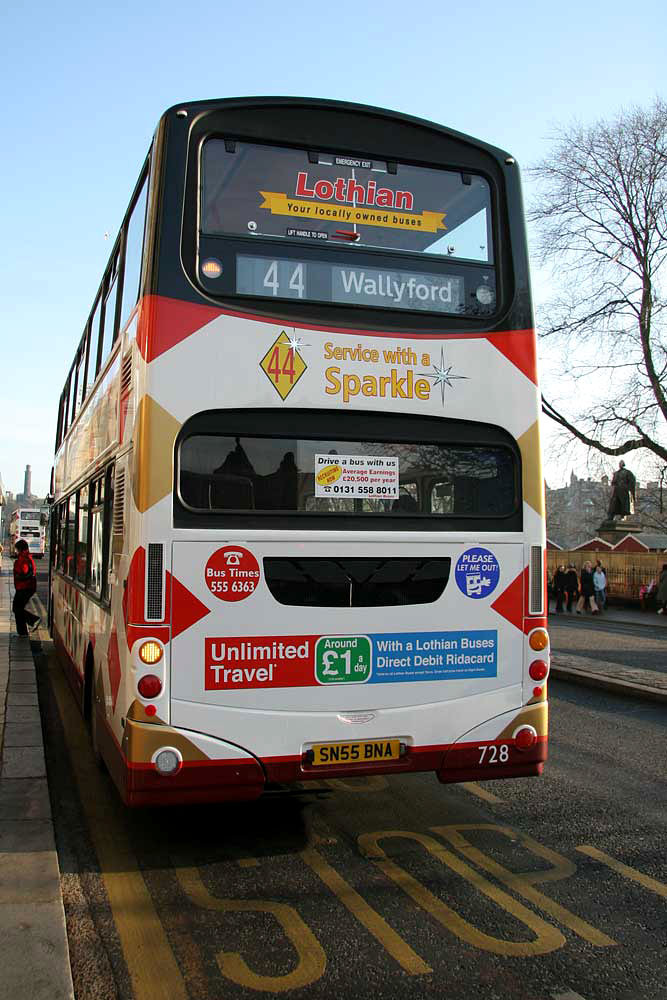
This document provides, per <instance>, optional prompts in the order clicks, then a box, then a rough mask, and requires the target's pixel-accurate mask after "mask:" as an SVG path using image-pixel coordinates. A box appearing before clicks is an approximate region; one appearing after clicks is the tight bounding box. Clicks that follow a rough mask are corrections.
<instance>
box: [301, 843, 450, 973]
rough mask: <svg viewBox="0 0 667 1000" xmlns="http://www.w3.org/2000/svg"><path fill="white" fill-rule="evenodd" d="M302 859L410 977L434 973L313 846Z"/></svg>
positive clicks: (303, 854) (302, 853) (305, 852)
mask: <svg viewBox="0 0 667 1000" xmlns="http://www.w3.org/2000/svg"><path fill="white" fill-rule="evenodd" d="M301 857H302V858H303V860H304V861H305V862H306V864H307V865H308V866H309V867H310V868H312V870H313V871H314V872H315V874H316V875H318V876H319V877H320V878H321V879H322V881H323V882H324V884H325V885H326V886H327V888H328V889H330V890H331V892H333V893H334V895H335V896H337V898H338V899H339V900H340V901H341V903H342V904H343V906H345V907H347V909H348V910H349V911H350V913H351V914H352V916H353V917H356V919H357V920H358V921H359V923H360V924H363V926H364V927H365V928H366V930H367V931H369V932H370V933H371V934H372V935H373V937H374V938H375V939H376V940H377V941H379V942H380V944H381V945H382V947H383V948H384V949H385V950H386V951H388V952H389V954H390V955H391V957H392V958H393V959H395V960H396V961H397V962H398V964H399V965H400V966H401V968H402V969H404V970H405V971H406V972H409V973H410V975H413V976H418V975H424V974H425V973H427V972H432V971H433V970H432V969H431V967H430V966H429V965H427V964H426V962H424V960H423V959H421V958H420V957H419V955H417V953H416V952H414V951H413V950H412V948H411V947H410V945H409V944H408V943H407V941H404V940H403V938H402V937H401V936H400V935H399V934H397V933H396V931H395V930H393V928H392V927H390V926H389V924H388V923H387V922H386V920H384V919H383V918H382V917H381V916H380V914H379V913H378V912H377V910H374V909H373V907H372V906H370V905H369V904H368V903H367V902H366V900H365V899H364V898H363V896H360V895H359V893H358V892H357V891H356V890H355V889H353V888H352V886H351V885H350V884H349V883H348V882H346V881H345V879H344V878H343V877H342V875H339V874H338V872H337V871H336V869H335V868H332V867H331V865H330V864H329V863H328V862H327V861H325V860H324V858H323V857H322V855H321V854H320V853H319V852H318V851H316V850H315V849H314V848H313V847H308V848H306V850H305V851H302V852H301Z"/></svg>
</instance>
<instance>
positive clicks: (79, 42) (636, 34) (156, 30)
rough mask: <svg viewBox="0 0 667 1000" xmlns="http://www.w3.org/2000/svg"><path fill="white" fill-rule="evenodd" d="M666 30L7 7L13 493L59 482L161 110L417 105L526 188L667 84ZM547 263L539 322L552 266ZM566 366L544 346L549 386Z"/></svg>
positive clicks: (169, 1) (577, 16)
mask: <svg viewBox="0 0 667 1000" xmlns="http://www.w3.org/2000/svg"><path fill="white" fill-rule="evenodd" d="M666 29H667V9H666V8H665V6H664V2H663V0H643V2H642V4H641V6H640V8H633V7H632V5H628V4H627V2H625V0H623V2H621V0H609V2H608V3H606V4H605V5H603V6H600V5H597V4H595V5H594V4H592V3H590V4H587V3H581V2H580V0H578V2H573V0H563V2H561V3H560V4H558V5H554V4H547V3H544V2H542V3H540V2H539V0H532V2H524V0H505V2H504V3H498V2H497V0H495V2H493V3H492V2H490V0H478V2H477V3H476V4H474V5H466V4H460V3H457V4H454V3H451V2H447V0H444V2H443V0H411V2H410V3H398V2H397V0H385V2H384V3H383V4H381V5H380V4H376V3H374V4H369V3H361V2H357V3H353V2H350V0H337V2H336V3H330V4H322V3H320V4H317V3H315V2H305V0H292V2H291V3H289V4H282V5H279V4H276V3H269V2H266V0H245V2H244V3H229V0H218V2H217V3H201V2H200V0H193V2H191V3H190V4H184V3H182V0H181V2H179V3H176V2H175V0H164V2H161V3H155V2H152V0H145V2H143V3H141V4H136V3H135V2H132V3H125V2H119V3H116V4H113V5H109V4H105V3H103V2H102V3H95V4H91V3H89V2H86V3H84V2H82V0H79V2H68V0H60V2H59V3H57V4H54V3H46V2H44V0H36V2H34V3H32V4H12V5H9V4H7V5H3V12H2V13H1V14H0V38H1V39H2V50H1V58H0V85H1V89H0V92H1V93H2V94H3V112H4V128H3V129H2V134H1V135H2V137H1V138H0V151H1V153H2V155H1V156H0V185H1V186H0V190H2V192H3V207H2V211H1V212H0V305H1V312H0V330H1V337H2V341H1V342H2V345H3V352H2V357H3V362H4V364H3V371H2V391H1V392H0V476H1V477H2V481H3V483H4V486H5V489H9V490H12V491H14V492H17V491H20V490H21V489H22V488H23V473H24V469H25V466H26V464H27V463H29V464H30V465H31V466H32V472H33V478H32V483H33V492H35V493H36V494H38V495H43V494H45V493H46V492H47V490H48V485H49V477H50V470H51V465H52V461H53V443H54V438H55V423H56V418H57V408H58V399H59V396H60V393H61V391H62V387H63V384H64V381H65V378H66V375H67V371H68V370H69V367H70V365H71V362H72V359H73V356H74V351H75V348H76V346H77V344H78V341H79V338H80V335H81V332H82V330H83V325H84V322H85V320H86V317H87V315H88V312H89V309H90V307H91V305H92V301H93V296H94V294H95V292H96V290H97V287H98V285H99V281H100V279H101V276H102V272H103V269H104V266H105V263H106V261H107V258H108V256H109V253H110V250H111V247H112V244H113V240H114V238H115V235H116V233H117V231H118V227H119V225H120V222H121V220H122V216H123V213H124V211H125V209H126V207H127V202H128V200H129V196H130V194H131V191H132V188H133V186H134V183H135V181H136V178H137V176H138V173H139V169H140V166H141V163H142V161H143V159H144V157H145V154H146V152H147V150H148V146H149V144H150V141H151V136H152V133H153V130H154V128H155V125H156V124H157V121H158V118H159V116H160V114H161V113H162V112H163V111H164V110H165V109H166V108H168V107H170V106H171V105H173V104H176V103H178V102H181V101H188V100H196V99H206V98H219V97H234V96H246V95H298V96H309V97H323V98H332V99H337V100H350V101H357V102H359V103H364V104H371V105H378V106H382V107H386V108H391V109H393V110H397V111H403V112H407V113H408V114H412V115H416V116H418V117H422V118H426V119H430V120H432V121H435V122H438V123H440V124H443V125H447V126H451V127H452V128H454V129H457V130H459V131H462V132H466V133H468V134H470V135H473V136H476V137H478V138H481V139H485V140H486V141H488V142H490V143H492V144H494V145H496V146H500V147H501V148H504V149H506V150H508V151H510V152H511V153H512V155H513V156H515V157H516V159H517V160H518V162H519V164H520V166H521V167H522V168H523V169H524V173H523V185H524V196H525V198H526V201H527V202H529V201H530V199H531V197H533V196H534V191H533V189H532V186H531V182H530V178H529V177H528V175H527V173H526V170H525V168H527V167H529V166H530V165H531V164H534V163H536V162H537V161H538V160H539V159H540V158H541V157H542V156H544V155H545V154H546V153H547V151H548V149H549V137H550V135H551V134H552V132H553V129H554V127H556V126H558V125H562V124H568V123H570V122H572V121H573V120H574V119H575V118H576V119H578V120H580V121H582V122H584V123H592V122H595V121H597V120H598V119H600V118H609V117H613V116H614V115H615V114H616V113H617V112H618V111H619V110H621V108H624V107H625V108H627V107H630V106H632V105H642V106H648V105H649V104H650V103H651V102H652V101H653V100H654V98H655V97H656V96H658V95H661V96H663V97H664V96H667V68H666V67H667V60H666V59H665V44H664V39H665V34H666ZM534 277H535V279H536V280H535V281H534V290H535V292H536V305H537V320H538V326H539V307H540V302H541V300H542V299H543V298H544V297H545V296H546V295H547V293H548V281H547V280H546V279H545V277H544V276H542V275H539V274H537V275H535V276H534ZM557 368H558V364H557V359H554V358H553V357H551V358H549V359H547V361H546V363H545V364H544V371H545V372H546V379H545V382H546V385H547V388H548V386H549V380H550V379H554V378H555V373H556V372H557ZM547 431H548V429H547ZM546 436H547V443H548V444H549V442H550V441H551V436H550V433H549V432H547V435H546ZM554 454H555V449H553V448H551V447H547V461H546V469H545V471H546V478H547V481H548V482H549V485H560V484H561V483H562V482H563V481H564V479H565V476H566V475H567V476H568V477H569V472H570V469H571V468H574V470H575V472H576V473H577V474H578V475H586V474H590V471H588V472H587V455H586V452H585V451H583V449H581V450H579V449H574V450H573V451H572V452H571V455H570V456H569V457H568V458H567V459H563V458H559V459H558V460H557V461H556V460H555V459H554V457H553V455H554ZM607 464H608V465H609V469H611V467H612V463H611V460H610V462H609V463H607ZM603 471H604V470H603Z"/></svg>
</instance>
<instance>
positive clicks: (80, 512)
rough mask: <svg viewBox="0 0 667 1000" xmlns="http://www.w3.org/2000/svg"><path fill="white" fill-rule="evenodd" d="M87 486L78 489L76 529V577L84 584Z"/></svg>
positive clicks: (86, 569) (86, 560)
mask: <svg viewBox="0 0 667 1000" xmlns="http://www.w3.org/2000/svg"><path fill="white" fill-rule="evenodd" d="M88 490H89V487H88V486H84V487H82V489H80V490H79V502H78V505H77V530H76V579H77V582H78V583H82V584H84V586H85V583H86V573H87V571H88Z"/></svg>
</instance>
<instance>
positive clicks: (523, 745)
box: [514, 726, 537, 750]
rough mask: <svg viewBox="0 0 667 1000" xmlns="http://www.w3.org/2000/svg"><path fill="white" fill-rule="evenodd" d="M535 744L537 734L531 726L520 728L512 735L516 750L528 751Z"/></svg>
mask: <svg viewBox="0 0 667 1000" xmlns="http://www.w3.org/2000/svg"><path fill="white" fill-rule="evenodd" d="M536 743H537V733H536V732H535V730H534V729H533V727H532V726H522V727H521V729H517V731H516V732H515V734H514V745H515V746H516V748H517V750H530V748H531V747H534V746H535V744H536Z"/></svg>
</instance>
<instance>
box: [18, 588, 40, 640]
mask: <svg viewBox="0 0 667 1000" xmlns="http://www.w3.org/2000/svg"><path fill="white" fill-rule="evenodd" d="M34 593H35V591H34V590H17V591H16V593H15V594H14V601H13V603H12V611H13V612H14V617H15V618H16V631H17V632H18V634H19V635H27V634H28V625H34V624H35V622H37V621H39V616H38V615H33V613H32V611H26V609H25V606H26V604H27V603H28V601H29V600H30V598H31V597H32V596H33V594H34Z"/></svg>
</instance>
